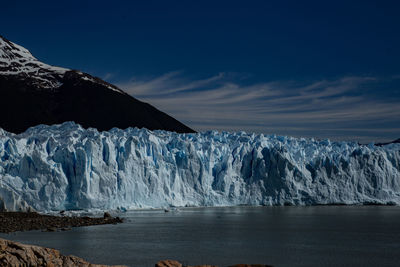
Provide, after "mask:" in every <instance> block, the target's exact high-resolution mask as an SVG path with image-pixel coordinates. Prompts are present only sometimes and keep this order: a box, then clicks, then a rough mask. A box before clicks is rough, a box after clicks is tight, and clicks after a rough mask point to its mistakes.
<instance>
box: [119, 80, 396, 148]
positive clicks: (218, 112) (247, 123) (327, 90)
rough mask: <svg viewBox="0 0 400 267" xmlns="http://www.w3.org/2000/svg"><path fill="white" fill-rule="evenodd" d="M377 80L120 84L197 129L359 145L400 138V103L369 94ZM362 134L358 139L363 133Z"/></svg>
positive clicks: (180, 81) (200, 81)
mask: <svg viewBox="0 0 400 267" xmlns="http://www.w3.org/2000/svg"><path fill="white" fill-rule="evenodd" d="M378 82H379V79H377V78H376V77H357V76H352V77H343V78H339V79H336V80H320V81H314V82H310V83H307V84H300V83H297V82H293V81H292V82H287V81H282V82H281V81H275V82H267V83H258V84H252V85H242V84H240V83H237V82H234V81H231V80H228V79H227V78H226V75H225V74H224V73H221V74H218V75H215V76H212V77H209V78H206V79H198V80H188V79H187V78H184V77H183V76H182V73H180V72H170V73H167V74H164V75H162V76H159V77H156V78H154V79H150V80H140V81H138V80H132V81H129V82H124V83H120V84H118V86H119V87H120V88H122V89H123V90H125V91H126V92H128V93H129V94H131V95H132V96H134V97H136V98H138V99H141V100H142V101H145V102H149V103H151V104H153V105H154V106H156V107H157V108H159V109H161V110H163V111H165V112H167V113H169V114H171V115H172V116H174V117H175V118H177V119H178V120H181V121H182V122H184V123H186V124H188V125H189V126H191V127H193V128H195V129H196V130H200V131H204V130H213V129H217V130H228V131H238V130H244V131H248V132H263V133H274V134H284V135H294V136H306V137H317V138H318V137H321V138H327V137H329V138H331V139H340V140H342V139H347V140H349V139H353V140H359V141H368V142H369V141H382V140H389V139H393V138H394V137H396V138H398V137H399V136H396V134H397V135H400V132H398V131H397V130H398V128H397V127H395V125H399V122H400V121H399V120H400V119H399V118H400V109H399V108H398V102H399V101H398V99H379V98H376V97H374V95H371V94H370V93H368V92H366V91H365V90H364V88H365V87H366V86H374V85H376V84H378ZM357 132H358V134H357Z"/></svg>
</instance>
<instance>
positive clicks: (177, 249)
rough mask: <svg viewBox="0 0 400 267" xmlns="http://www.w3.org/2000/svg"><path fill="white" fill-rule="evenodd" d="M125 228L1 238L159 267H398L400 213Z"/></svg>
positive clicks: (182, 217)
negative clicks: (247, 266)
mask: <svg viewBox="0 0 400 267" xmlns="http://www.w3.org/2000/svg"><path fill="white" fill-rule="evenodd" d="M119 216H120V217H123V218H125V223H123V224H118V225H102V226H90V227H82V228H74V229H73V230H71V231H66V232H40V231H31V232H19V233H12V234H1V235H0V236H1V237H2V238H6V239H11V240H15V241H19V242H23V243H28V244H36V245H41V246H46V247H53V248H56V249H59V250H60V251H61V252H62V253H63V254H73V255H76V256H79V257H82V258H84V259H85V260H88V261H89V262H92V263H102V264H126V265H129V266H154V264H155V263H156V262H157V261H159V260H161V259H175V260H178V261H180V262H182V263H184V264H190V265H196V264H206V263H207V264H216V265H221V266H227V265H229V264H236V263H262V264H270V265H273V266H276V267H279V266H324V267H327V266H399V263H400V207H397V206H310V207H294V206H293V207H229V208H227V207H219V208H182V209H179V210H171V211H170V212H164V211H163V210H150V211H130V212H126V213H122V214H119Z"/></svg>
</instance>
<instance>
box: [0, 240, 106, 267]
mask: <svg viewBox="0 0 400 267" xmlns="http://www.w3.org/2000/svg"><path fill="white" fill-rule="evenodd" d="M0 266H54V267H55V266H82V267H84V266H91V267H100V266H107V265H97V264H91V263H89V262H87V261H85V260H83V259H81V258H78V257H75V256H64V255H62V254H61V253H60V251H58V250H55V249H52V248H44V247H39V246H32V245H24V244H21V243H18V242H13V241H9V240H5V239H0Z"/></svg>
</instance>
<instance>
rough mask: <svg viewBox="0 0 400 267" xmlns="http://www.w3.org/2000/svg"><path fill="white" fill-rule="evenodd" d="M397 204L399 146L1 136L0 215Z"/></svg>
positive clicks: (236, 138)
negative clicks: (3, 211) (2, 212)
mask: <svg viewBox="0 0 400 267" xmlns="http://www.w3.org/2000/svg"><path fill="white" fill-rule="evenodd" d="M366 203H368V204H393V205H398V204H400V144H390V145H386V146H383V147H377V146H374V145H373V144H370V145H358V144H357V143H352V142H331V141H329V140H323V141H319V140H314V139H304V138H293V137H284V136H275V135H263V134H247V133H245V132H237V133H227V132H222V133H219V132H216V131H210V132H204V133H193V134H177V133H174V132H167V131H149V130H147V129H137V128H128V129H126V130H121V129H116V128H114V129H112V130H110V131H104V132H98V131H97V130H96V129H92V128H89V129H84V128H82V127H81V126H80V125H78V124H75V123H73V122H66V123H63V124H60V125H52V126H47V125H38V126H36V127H32V128H29V129H28V130H27V131H26V132H24V133H22V134H18V135H15V134H12V133H9V132H6V131H4V130H2V129H0V209H6V210H23V211H25V210H31V209H34V210H37V211H43V212H50V211H58V210H90V209H100V210H106V209H137V208H165V207H182V206H234V205H319V204H322V205H324V204H366Z"/></svg>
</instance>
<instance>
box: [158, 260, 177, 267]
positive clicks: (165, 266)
mask: <svg viewBox="0 0 400 267" xmlns="http://www.w3.org/2000/svg"><path fill="white" fill-rule="evenodd" d="M156 267H182V264H181V263H180V262H177V261H174V260H163V261H159V262H157V263H156Z"/></svg>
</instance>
